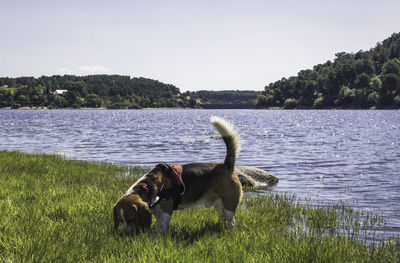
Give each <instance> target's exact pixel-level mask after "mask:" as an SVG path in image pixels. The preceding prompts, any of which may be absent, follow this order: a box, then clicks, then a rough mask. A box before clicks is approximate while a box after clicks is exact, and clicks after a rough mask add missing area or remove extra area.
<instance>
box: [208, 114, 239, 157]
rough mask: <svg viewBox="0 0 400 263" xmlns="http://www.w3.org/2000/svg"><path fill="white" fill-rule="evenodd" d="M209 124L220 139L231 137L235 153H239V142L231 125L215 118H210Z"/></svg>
mask: <svg viewBox="0 0 400 263" xmlns="http://www.w3.org/2000/svg"><path fill="white" fill-rule="evenodd" d="M210 122H211V124H212V125H213V126H214V128H215V129H216V130H217V131H218V133H219V134H220V135H221V136H222V137H231V138H232V139H233V147H234V149H235V152H239V151H240V140H239V138H238V134H237V132H236V130H235V128H234V127H233V125H232V124H231V123H229V122H228V121H226V120H224V119H222V118H220V117H217V116H211V118H210Z"/></svg>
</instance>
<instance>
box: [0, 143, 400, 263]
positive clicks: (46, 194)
mask: <svg viewBox="0 0 400 263" xmlns="http://www.w3.org/2000/svg"><path fill="white" fill-rule="evenodd" d="M144 172H145V170H143V169H141V168H138V167H131V168H128V167H122V166H116V165H111V164H107V163H93V162H85V161H74V160H66V159H64V158H63V157H61V156H58V155H44V154H24V153H19V152H8V151H0V185H1V186H2V187H1V188H0V229H1V231H0V261H10V262H37V261H42V262H54V261H57V262H79V261H84V262H87V261H94V262H97V261H103V262H104V261H108V262H129V261H140V262H156V261H157V262H176V261H181V262H198V261H201V262H209V261H213V262H314V261H315V262H383V261H385V262H394V261H398V260H399V259H400V255H399V245H400V241H399V239H393V240H385V241H380V242H368V241H362V240H364V239H362V237H361V240H360V235H362V232H363V228H364V227H368V226H373V225H374V224H382V223H383V222H381V219H380V218H379V217H376V216H370V215H368V216H365V215H364V216H363V215H362V214H361V213H358V212H356V211H354V210H353V209H351V208H349V207H345V206H326V207H320V208H315V207H311V206H307V205H300V204H299V203H298V202H296V199H295V198H294V197H291V196H287V195H269V196H262V197H258V196H256V195H254V194H251V195H249V194H246V195H245V198H244V200H243V201H242V204H241V206H240V209H239V210H238V211H237V215H236V227H235V228H234V229H232V230H226V229H225V228H224V226H223V225H221V224H220V223H219V219H218V216H217V213H216V212H215V211H214V210H212V209H203V208H198V209H187V210H183V211H177V212H175V214H174V216H173V218H172V223H171V227H170V230H169V232H168V234H166V235H163V236H162V235H159V234H157V233H156V226H155V222H154V220H153V225H152V231H151V232H150V233H146V234H141V235H139V236H136V237H130V236H125V235H124V234H123V233H122V231H121V229H120V230H119V231H118V232H115V231H114V230H113V226H112V211H111V208H112V206H113V204H114V203H115V201H116V200H117V199H118V198H119V197H120V195H121V194H122V193H124V192H125V191H126V189H127V188H128V187H129V186H130V185H131V184H132V183H133V182H134V181H135V180H136V179H137V177H138V176H140V175H142V174H143V173H144Z"/></svg>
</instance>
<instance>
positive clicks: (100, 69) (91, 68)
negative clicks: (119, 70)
mask: <svg viewBox="0 0 400 263" xmlns="http://www.w3.org/2000/svg"><path fill="white" fill-rule="evenodd" d="M78 69H79V70H80V71H83V72H85V73H92V74H93V73H107V72H110V71H111V70H110V69H109V68H106V67H104V66H102V65H87V66H80V67H78Z"/></svg>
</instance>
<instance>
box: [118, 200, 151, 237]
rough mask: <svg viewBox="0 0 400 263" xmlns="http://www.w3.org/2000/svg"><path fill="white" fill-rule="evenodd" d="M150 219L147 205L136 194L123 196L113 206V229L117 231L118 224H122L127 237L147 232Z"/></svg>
mask: <svg viewBox="0 0 400 263" xmlns="http://www.w3.org/2000/svg"><path fill="white" fill-rule="evenodd" d="M151 219H152V216H151V212H150V209H149V207H148V205H147V203H145V202H143V201H142V199H141V198H140V197H139V195H137V194H129V195H124V196H122V197H121V198H120V199H119V200H118V202H117V203H116V204H115V205H114V227H115V229H118V226H119V223H120V222H123V224H124V232H125V234H127V235H129V234H135V233H139V232H140V231H146V230H149V229H150V226H151Z"/></svg>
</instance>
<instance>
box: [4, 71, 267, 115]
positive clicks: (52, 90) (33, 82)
mask: <svg viewBox="0 0 400 263" xmlns="http://www.w3.org/2000/svg"><path fill="white" fill-rule="evenodd" d="M259 94H260V92H255V91H198V92H190V91H187V92H183V93H181V92H180V90H179V88H177V87H175V86H174V85H171V84H164V83H162V82H159V81H157V80H152V79H147V78H131V77H129V76H120V75H90V76H74V75H64V76H59V75H55V76H42V77H39V78H34V77H18V78H8V77H2V78H0V108H6V107H10V108H20V107H46V108H82V107H89V108H99V107H104V108H109V109H138V108H147V107H151V108H161V107H163V108H164V107H165V108H202V107H203V106H204V107H206V108H210V107H211V108H212V107H216V108H218V106H217V105H220V106H221V105H222V107H227V108H235V107H237V106H242V107H248V108H251V107H253V105H254V101H255V99H256V97H257V95H259Z"/></svg>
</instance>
